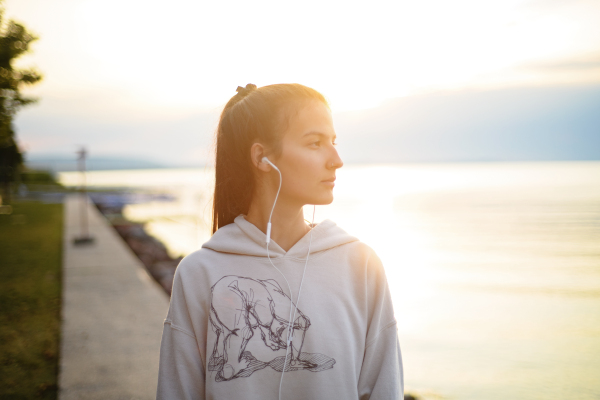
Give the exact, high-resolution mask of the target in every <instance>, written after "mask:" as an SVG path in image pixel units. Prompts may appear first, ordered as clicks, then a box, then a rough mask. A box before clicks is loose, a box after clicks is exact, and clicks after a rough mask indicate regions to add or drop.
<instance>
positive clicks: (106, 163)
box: [25, 154, 166, 172]
mask: <svg viewBox="0 0 600 400" xmlns="http://www.w3.org/2000/svg"><path fill="white" fill-rule="evenodd" d="M25 165H26V166H27V167H29V168H33V169H45V170H50V171H52V172H57V171H76V170H77V156H76V155H75V154H73V155H69V154H31V155H30V154H25ZM86 167H87V169H88V171H95V170H113V169H150V168H165V167H166V166H165V165H164V164H160V163H156V162H153V161H148V160H142V159H136V158H126V157H111V156H96V157H94V156H91V157H89V158H88V159H87V162H86Z"/></svg>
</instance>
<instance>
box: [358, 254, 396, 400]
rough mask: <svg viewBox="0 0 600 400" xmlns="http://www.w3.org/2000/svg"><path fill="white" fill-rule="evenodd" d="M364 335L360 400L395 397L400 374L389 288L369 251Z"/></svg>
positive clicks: (376, 259) (379, 399) (376, 260)
mask: <svg viewBox="0 0 600 400" xmlns="http://www.w3.org/2000/svg"><path fill="white" fill-rule="evenodd" d="M366 285H367V299H368V300H367V302H368V304H367V307H368V320H367V325H368V328H367V337H366V343H365V354H364V358H363V363H362V367H361V371H360V377H359V380H358V394H359V399H360V400H366V399H370V400H384V399H385V400H399V399H402V398H403V397H404V374H403V370H402V355H401V353H400V344H399V342H398V331H397V327H396V319H395V317H394V309H393V306H392V299H391V296H390V290H389V287H388V284H387V279H386V277H385V271H384V269H383V266H382V264H381V260H380V259H379V257H377V255H376V254H375V253H374V252H372V251H371V256H370V258H369V262H368V267H367V276H366Z"/></svg>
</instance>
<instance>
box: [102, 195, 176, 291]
mask: <svg viewBox="0 0 600 400" xmlns="http://www.w3.org/2000/svg"><path fill="white" fill-rule="evenodd" d="M95 204H96V207H98V209H99V210H100V212H101V213H102V214H103V215H104V216H105V217H107V218H108V220H109V221H110V223H111V225H112V226H113V228H114V229H115V230H116V231H117V233H118V234H119V235H120V236H121V237H122V238H123V240H124V241H125V243H127V245H128V246H129V247H130V248H131V250H132V251H133V252H134V253H135V255H136V256H137V257H138V258H139V259H140V261H141V262H142V263H143V264H144V266H145V267H146V269H147V270H148V273H149V274H150V275H151V276H152V277H153V278H154V279H155V280H156V281H157V282H158V283H159V284H160V286H161V287H162V288H163V289H164V290H165V292H166V293H167V294H168V295H169V296H170V295H171V288H172V287H173V276H174V275H175V269H177V265H179V262H180V261H181V258H182V257H178V258H172V257H171V256H169V253H168V252H167V248H166V247H165V245H164V244H163V243H161V242H160V241H158V240H157V239H156V238H154V237H153V236H150V235H149V234H148V233H147V232H146V231H145V230H144V224H140V223H136V222H132V221H128V220H127V219H125V218H124V217H123V206H122V205H121V204H117V205H115V204H107V203H103V202H102V200H101V198H100V199H95Z"/></svg>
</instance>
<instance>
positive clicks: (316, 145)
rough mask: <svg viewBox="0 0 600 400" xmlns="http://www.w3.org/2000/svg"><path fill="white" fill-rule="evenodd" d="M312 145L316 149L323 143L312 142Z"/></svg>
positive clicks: (318, 141)
mask: <svg viewBox="0 0 600 400" xmlns="http://www.w3.org/2000/svg"><path fill="white" fill-rule="evenodd" d="M310 145H311V146H315V147H319V146H320V145H321V141H320V140H317V141H316V142H312V143H311V144H310Z"/></svg>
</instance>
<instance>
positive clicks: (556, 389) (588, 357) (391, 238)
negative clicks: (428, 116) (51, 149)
mask: <svg viewBox="0 0 600 400" xmlns="http://www.w3.org/2000/svg"><path fill="white" fill-rule="evenodd" d="M76 179H77V176H76V174H71V175H69V174H63V175H62V176H61V180H62V181H63V182H71V183H73V182H75V180H76ZM88 181H89V182H90V183H91V184H92V185H98V186H113V187H118V186H121V187H152V188H154V189H155V190H159V191H161V190H162V191H167V192H169V193H174V194H176V196H177V199H178V200H177V201H175V202H172V203H164V202H162V203H159V202H156V203H147V204H136V205H129V206H127V207H126V209H125V213H126V216H127V217H128V218H131V219H134V220H138V221H148V224H147V228H148V229H149V231H150V233H151V234H154V235H155V236H157V237H159V238H160V239H161V240H163V241H164V242H165V243H166V244H167V245H168V246H169V248H170V250H171V252H172V253H174V255H178V254H187V253H189V252H191V251H193V250H195V249H197V248H199V247H200V245H201V244H202V243H203V242H204V241H206V240H207V239H208V238H209V237H210V224H209V221H210V195H211V184H212V178H211V171H210V170H166V171H155V172H148V171H133V172H132V171H112V172H104V173H103V172H93V173H90V175H89V177H88ZM334 193H335V196H336V200H335V201H334V203H333V204H332V205H329V206H318V207H317V212H316V220H317V221H321V220H323V219H325V218H330V219H332V220H334V221H336V223H337V224H338V225H340V226H341V227H343V228H344V229H345V230H346V231H347V232H349V233H350V234H353V235H355V236H357V237H358V238H359V239H361V240H362V241H364V242H366V243H367V244H369V245H370V246H371V247H373V248H374V249H375V250H376V252H377V254H378V255H379V256H380V258H381V259H382V261H383V263H384V265H385V268H386V272H387V276H388V281H389V284H390V288H391V290H392V295H393V300H394V304H395V310H396V315H397V319H398V328H399V333H400V340H401V345H402V350H403V357H404V366H405V380H406V385H407V388H408V389H410V390H411V391H412V392H413V393H414V392H416V393H422V394H425V397H426V398H427V397H431V398H435V397H436V396H437V395H439V396H442V397H444V398H452V399H465V400H466V399H473V400H475V399H478V400H479V399H486V400H494V399H506V398H518V399H539V398H544V399H564V398H577V399H597V398H599V397H600V383H598V380H597V372H598V371H600V357H599V355H600V162H568V163H567V162H552V163H486V164H413V165H381V166H378V165H366V166H351V167H344V168H343V169H341V170H339V171H338V179H337V181H336V188H335V190H334ZM311 213H312V207H307V209H306V210H305V216H306V218H307V219H310V217H311ZM428 393H429V395H428Z"/></svg>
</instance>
